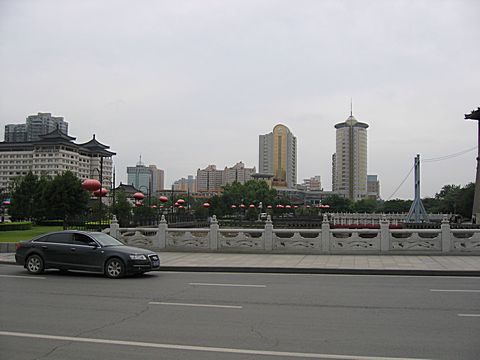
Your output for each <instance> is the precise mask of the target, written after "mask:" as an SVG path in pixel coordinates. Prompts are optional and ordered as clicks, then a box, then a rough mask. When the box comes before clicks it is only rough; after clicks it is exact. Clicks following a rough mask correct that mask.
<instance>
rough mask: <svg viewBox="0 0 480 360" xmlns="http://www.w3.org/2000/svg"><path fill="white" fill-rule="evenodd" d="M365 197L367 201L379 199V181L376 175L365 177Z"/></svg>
mask: <svg viewBox="0 0 480 360" xmlns="http://www.w3.org/2000/svg"><path fill="white" fill-rule="evenodd" d="M367 197H368V198H369V199H373V200H378V199H380V181H379V180H378V176H377V175H367Z"/></svg>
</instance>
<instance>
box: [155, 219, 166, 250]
mask: <svg viewBox="0 0 480 360" xmlns="http://www.w3.org/2000/svg"><path fill="white" fill-rule="evenodd" d="M167 233H168V224H167V220H165V215H162V218H161V219H160V222H159V223H158V231H157V236H156V237H155V240H154V241H155V244H153V246H155V247H158V248H159V249H165V248H166V247H167Z"/></svg>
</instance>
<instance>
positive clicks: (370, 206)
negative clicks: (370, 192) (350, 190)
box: [352, 199, 378, 214]
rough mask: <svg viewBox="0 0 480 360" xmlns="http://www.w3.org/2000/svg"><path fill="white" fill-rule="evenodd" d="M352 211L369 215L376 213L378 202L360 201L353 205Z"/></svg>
mask: <svg viewBox="0 0 480 360" xmlns="http://www.w3.org/2000/svg"><path fill="white" fill-rule="evenodd" d="M352 209H353V211H356V212H359V213H369V214H371V213H374V212H376V211H377V209H378V202H377V200H375V199H362V200H359V201H357V202H356V203H354V204H353V206H352Z"/></svg>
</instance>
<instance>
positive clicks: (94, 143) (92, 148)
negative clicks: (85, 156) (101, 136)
mask: <svg viewBox="0 0 480 360" xmlns="http://www.w3.org/2000/svg"><path fill="white" fill-rule="evenodd" d="M78 146H79V147H80V148H82V149H83V150H86V151H88V152H91V153H95V154H99V155H101V156H107V157H108V156H113V155H116V154H115V153H114V152H112V151H109V150H107V149H109V148H110V146H107V145H105V144H102V143H101V142H99V141H98V140H97V139H95V134H93V138H92V139H91V140H90V141H88V142H86V143H84V144H78Z"/></svg>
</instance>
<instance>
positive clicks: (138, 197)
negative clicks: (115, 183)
mask: <svg viewBox="0 0 480 360" xmlns="http://www.w3.org/2000/svg"><path fill="white" fill-rule="evenodd" d="M133 198H134V199H135V200H143V199H144V198H145V195H143V193H141V192H136V193H135V194H133Z"/></svg>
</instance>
